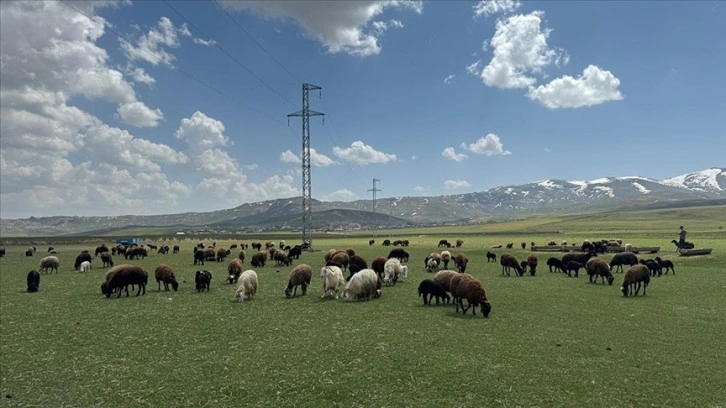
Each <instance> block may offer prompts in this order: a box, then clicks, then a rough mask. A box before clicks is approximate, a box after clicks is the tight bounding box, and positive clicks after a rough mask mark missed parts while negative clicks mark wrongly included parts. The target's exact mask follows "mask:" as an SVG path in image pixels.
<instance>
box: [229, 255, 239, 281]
mask: <svg viewBox="0 0 726 408" xmlns="http://www.w3.org/2000/svg"><path fill="white" fill-rule="evenodd" d="M241 273H242V261H240V260H239V259H233V260H232V261H231V262H230V263H229V265H227V274H228V275H229V276H228V277H227V281H228V282H229V284H230V285H231V284H233V283H237V280H239V275H240V274H241Z"/></svg>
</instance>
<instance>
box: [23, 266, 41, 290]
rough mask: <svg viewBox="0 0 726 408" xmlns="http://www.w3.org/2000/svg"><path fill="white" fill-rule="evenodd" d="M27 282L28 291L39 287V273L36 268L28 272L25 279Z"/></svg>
mask: <svg viewBox="0 0 726 408" xmlns="http://www.w3.org/2000/svg"><path fill="white" fill-rule="evenodd" d="M26 281H27V284H28V293H33V292H37V291H38V289H40V274H39V273H38V271H36V270H32V271H30V272H28V277H27V279H26Z"/></svg>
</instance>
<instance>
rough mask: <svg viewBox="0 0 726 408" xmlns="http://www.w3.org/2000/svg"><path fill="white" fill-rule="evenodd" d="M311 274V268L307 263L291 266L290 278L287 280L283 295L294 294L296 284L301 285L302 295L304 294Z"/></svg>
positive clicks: (290, 295)
mask: <svg viewBox="0 0 726 408" xmlns="http://www.w3.org/2000/svg"><path fill="white" fill-rule="evenodd" d="M312 276H313V270H312V268H310V266H309V265H305V264H300V265H298V266H296V267H294V268H292V271H290V280H289V281H288V282H287V288H285V297H292V296H295V294H296V293H297V287H298V286H302V295H303V296H305V295H306V294H307V292H308V285H309V284H310V279H311V278H312Z"/></svg>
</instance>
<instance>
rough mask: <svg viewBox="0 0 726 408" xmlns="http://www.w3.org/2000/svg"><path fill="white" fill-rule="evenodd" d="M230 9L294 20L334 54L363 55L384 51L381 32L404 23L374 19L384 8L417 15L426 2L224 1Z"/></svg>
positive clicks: (308, 34)
mask: <svg viewBox="0 0 726 408" xmlns="http://www.w3.org/2000/svg"><path fill="white" fill-rule="evenodd" d="M221 4H222V6H223V7H225V8H227V9H231V10H245V11H252V12H255V13H258V14H261V15H262V16H264V17H266V18H271V19H281V20H286V19H292V20H294V21H295V22H296V23H297V24H298V25H299V26H300V27H301V28H302V29H303V31H304V32H305V33H306V34H307V36H309V37H311V38H313V39H315V40H317V41H319V42H321V43H322V44H323V46H324V47H325V49H326V50H327V51H328V52H330V53H332V54H335V53H339V52H344V53H348V54H351V55H356V56H360V57H367V56H370V55H376V54H378V53H380V52H381V47H380V45H379V44H378V41H379V40H380V35H381V34H382V33H383V32H384V31H386V30H388V29H390V28H399V27H401V26H403V24H402V23H401V22H400V21H398V20H390V21H388V22H383V21H372V20H373V19H374V18H375V17H377V16H380V15H381V14H382V13H383V12H384V10H385V9H387V8H390V9H409V10H412V11H414V12H416V13H418V14H420V13H421V12H422V11H423V1H401V0H392V1H372V0H365V1H355V2H353V1H306V2H299V1H272V0H264V1H221Z"/></svg>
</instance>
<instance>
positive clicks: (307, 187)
mask: <svg viewBox="0 0 726 408" xmlns="http://www.w3.org/2000/svg"><path fill="white" fill-rule="evenodd" d="M321 89H323V88H321V87H319V86H317V85H313V84H308V83H304V84H303V85H302V110H301V111H297V112H293V113H291V114H289V115H287V117H288V120H289V118H290V117H291V116H300V117H302V207H303V208H302V219H303V225H302V241H303V245H305V244H306V243H307V244H308V245H309V248H310V249H312V244H313V230H312V228H313V225H312V215H313V211H312V192H311V185H312V183H311V180H310V117H311V116H323V115H324V113H320V112H316V111H312V110H310V102H309V98H308V92H310V91H316V90H321Z"/></svg>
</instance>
